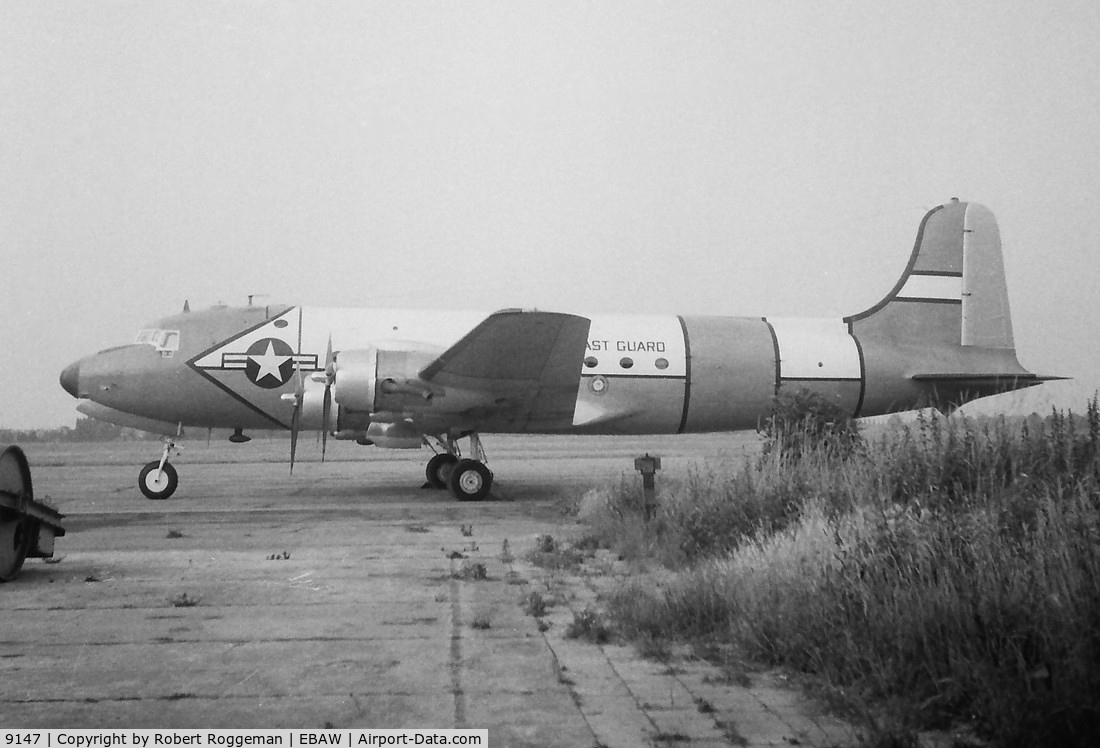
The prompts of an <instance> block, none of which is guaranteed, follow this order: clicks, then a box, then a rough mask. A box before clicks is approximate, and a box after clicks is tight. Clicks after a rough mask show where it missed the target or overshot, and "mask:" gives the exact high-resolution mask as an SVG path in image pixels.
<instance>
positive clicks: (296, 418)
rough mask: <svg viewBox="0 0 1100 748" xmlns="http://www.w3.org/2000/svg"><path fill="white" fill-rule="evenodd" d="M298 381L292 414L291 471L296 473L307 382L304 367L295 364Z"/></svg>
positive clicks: (295, 387)
mask: <svg viewBox="0 0 1100 748" xmlns="http://www.w3.org/2000/svg"><path fill="white" fill-rule="evenodd" d="M294 371H295V372H296V373H297V374H298V381H297V383H296V384H295V386H294V398H293V399H294V412H293V413H291V415H290V473H291V475H293V474H294V458H295V456H296V455H297V453H298V431H299V429H301V426H302V402H303V401H304V400H305V394H306V383H305V381H303V380H302V367H301V365H300V364H295V365H294Z"/></svg>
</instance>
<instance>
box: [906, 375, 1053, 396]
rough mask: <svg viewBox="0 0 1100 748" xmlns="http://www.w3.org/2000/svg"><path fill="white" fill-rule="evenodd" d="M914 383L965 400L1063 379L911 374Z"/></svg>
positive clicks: (1022, 376) (1049, 377)
mask: <svg viewBox="0 0 1100 748" xmlns="http://www.w3.org/2000/svg"><path fill="white" fill-rule="evenodd" d="M910 379H912V380H913V381H914V382H920V383H922V384H928V385H931V386H932V387H934V388H935V389H936V391H937V392H939V393H941V394H945V395H948V396H952V395H966V399H972V398H976V397H986V396H987V395H997V394H1000V393H1002V392H1010V391H1012V390H1020V389H1023V388H1025V387H1034V386H1035V385H1037V384H1042V383H1043V382H1050V381H1054V380H1058V379H1065V377H1052V376H1041V375H1038V374H1031V373H1021V374H967V373H936V374H913V375H911V376H910Z"/></svg>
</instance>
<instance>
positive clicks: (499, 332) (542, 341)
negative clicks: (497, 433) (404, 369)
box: [420, 309, 592, 430]
mask: <svg viewBox="0 0 1100 748" xmlns="http://www.w3.org/2000/svg"><path fill="white" fill-rule="evenodd" d="M591 324H592V321H591V320H590V319H588V318H587V317H579V316H576V315H572V314H560V313H554V312H538V311H522V310H518V309H505V310H503V311H499V312H495V313H493V314H491V315H489V316H488V317H487V318H486V319H485V320H484V321H483V322H481V323H480V324H479V325H478V326H477V327H475V328H474V329H473V330H471V331H470V332H469V333H468V334H467V335H466V336H465V337H463V338H462V339H461V340H459V341H458V342H457V343H455V344H454V345H453V346H451V347H450V348H449V349H448V350H446V351H444V352H443V353H441V354H440V355H439V357H438V358H437V359H435V360H434V361H432V362H431V363H430V364H428V365H427V366H425V367H424V368H423V369H421V370H420V378H421V379H422V380H424V381H426V382H430V383H432V384H438V385H441V386H443V387H444V388H455V389H459V390H464V391H467V392H471V393H475V394H477V395H478V397H477V398H476V399H477V401H478V402H479V403H481V405H479V406H477V407H476V410H477V411H478V412H470V413H467V414H466V415H467V416H469V417H471V418H472V419H474V420H477V421H478V422H479V427H482V428H490V429H492V428H499V429H502V430H512V429H523V428H539V429H545V430H555V429H559V428H560V429H567V428H569V427H570V426H571V425H572V423H573V411H574V409H575V408H576V404H577V383H578V377H579V374H580V371H581V363H582V361H583V359H584V355H585V349H586V345H587V342H588V330H589V327H590V325H591Z"/></svg>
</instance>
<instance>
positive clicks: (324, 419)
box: [321, 384, 332, 462]
mask: <svg viewBox="0 0 1100 748" xmlns="http://www.w3.org/2000/svg"><path fill="white" fill-rule="evenodd" d="M331 412H332V387H331V385H328V384H326V385H325V399H324V401H323V404H322V406H321V462H324V461H325V450H326V449H327V448H328V417H329V414H330V413H331Z"/></svg>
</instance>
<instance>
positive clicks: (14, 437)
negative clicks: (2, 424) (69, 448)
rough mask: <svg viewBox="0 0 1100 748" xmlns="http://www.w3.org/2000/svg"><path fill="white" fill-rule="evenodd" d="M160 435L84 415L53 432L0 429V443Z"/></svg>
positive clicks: (275, 435)
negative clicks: (73, 422)
mask: <svg viewBox="0 0 1100 748" xmlns="http://www.w3.org/2000/svg"><path fill="white" fill-rule="evenodd" d="M230 433H231V431H230V430H229V429H214V430H213V431H212V432H210V433H208V432H207V430H206V429H189V430H185V431H184V433H183V434H181V435H180V437H179V438H180V439H183V440H191V441H201V440H206V439H207V438H210V439H212V440H214V441H219V440H221V441H224V440H225V439H226V438H227V437H228V436H229V434H230ZM246 433H247V434H248V436H250V437H252V438H253V439H286V438H288V436H289V432H287V431H277V430H275V431H270V430H261V431H249V432H246ZM159 440H160V434H154V433H151V432H149V431H141V430H139V429H135V428H129V427H127V426H116V425H114V424H113V423H107V422H106V421H100V420H97V419H95V418H89V417H87V416H80V417H78V418H77V420H76V425H74V426H72V427H69V426H61V427H58V428H54V429H3V428H0V444H27V443H30V442H114V441H124V442H132V441H159Z"/></svg>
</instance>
